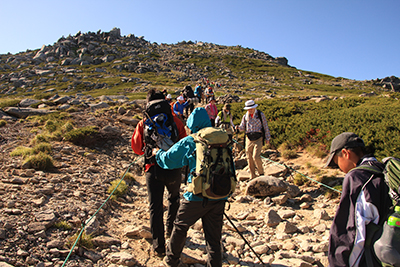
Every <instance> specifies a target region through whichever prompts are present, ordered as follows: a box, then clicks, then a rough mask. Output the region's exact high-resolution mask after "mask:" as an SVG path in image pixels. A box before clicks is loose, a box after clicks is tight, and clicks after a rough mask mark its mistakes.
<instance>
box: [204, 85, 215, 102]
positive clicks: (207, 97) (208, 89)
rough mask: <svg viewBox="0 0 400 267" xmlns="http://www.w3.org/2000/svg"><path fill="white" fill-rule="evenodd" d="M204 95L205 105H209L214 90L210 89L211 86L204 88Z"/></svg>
mask: <svg viewBox="0 0 400 267" xmlns="http://www.w3.org/2000/svg"><path fill="white" fill-rule="evenodd" d="M204 94H205V97H206V100H207V103H209V102H208V100H209V99H210V97H214V90H213V88H212V87H211V86H208V87H207V88H206V90H205V92H204Z"/></svg>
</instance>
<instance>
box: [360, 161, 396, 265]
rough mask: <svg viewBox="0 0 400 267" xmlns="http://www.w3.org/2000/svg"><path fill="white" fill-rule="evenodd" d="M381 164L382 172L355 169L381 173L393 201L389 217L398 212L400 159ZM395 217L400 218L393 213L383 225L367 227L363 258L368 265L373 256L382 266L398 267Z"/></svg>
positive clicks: (365, 167) (388, 212)
mask: <svg viewBox="0 0 400 267" xmlns="http://www.w3.org/2000/svg"><path fill="white" fill-rule="evenodd" d="M382 162H383V163H384V164H385V168H384V170H383V172H382V171H381V170H380V169H378V168H376V167H373V166H365V165H363V166H358V167H356V169H364V170H369V171H370V172H372V173H376V174H378V175H381V174H382V173H383V175H384V177H385V182H386V184H387V185H388V187H389V196H390V198H391V199H392V201H393V205H392V206H391V207H387V208H388V210H387V214H388V215H390V213H392V212H393V211H394V210H396V211H397V210H399V207H398V206H399V204H400V159H397V158H393V157H388V158H384V159H383V160H382ZM396 217H400V215H396V214H394V213H393V214H392V215H391V216H388V220H386V221H385V222H384V223H383V225H375V224H373V223H370V224H368V225H367V238H366V241H365V244H366V245H365V256H366V258H367V263H368V264H369V263H370V262H372V258H373V257H374V256H373V255H372V254H375V256H376V257H377V258H378V259H379V261H380V263H381V265H382V266H385V267H391V266H395V267H396V266H400V218H396ZM394 220H396V221H397V223H396V222H395V221H394ZM372 251H373V252H372ZM368 264H367V265H368ZM368 266H369V265H368ZM368 266H367V267H368Z"/></svg>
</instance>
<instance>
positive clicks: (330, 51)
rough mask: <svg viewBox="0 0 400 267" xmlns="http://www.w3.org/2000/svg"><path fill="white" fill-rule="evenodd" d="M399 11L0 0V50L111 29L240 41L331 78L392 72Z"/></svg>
mask: <svg viewBox="0 0 400 267" xmlns="http://www.w3.org/2000/svg"><path fill="white" fill-rule="evenodd" d="M399 10H400V1H399V0H330V1H329V0H318V1H317V0H254V1H252V0H248V1H245V0H229V1H220V0H201V1H200V0H179V1H174V0H170V1H165V0H147V1H146V0H145V1H144V0H130V1H129V0H113V1H111V0H109V1H105V0H97V1H92V0H81V1H76V0H69V1H54V0H35V1H31V0H26V1H22V0H12V1H8V0H0V12H1V15H0V36H1V41H0V54H6V53H8V52H10V53H13V54H14V53H18V52H22V51H26V50H27V49H31V50H34V49H38V48H40V47H41V46H42V45H44V44H45V45H51V44H54V43H55V42H56V41H57V40H58V39H59V38H60V37H61V36H63V35H64V36H68V35H69V34H71V35H75V34H76V33H77V32H78V31H81V32H88V31H92V32H97V31H98V30H102V31H105V32H108V31H110V30H111V29H112V28H114V27H118V28H120V29H121V34H122V35H128V34H130V33H132V34H134V35H136V36H144V38H145V39H146V40H148V41H151V42H157V43H177V42H180V41H183V40H185V41H188V40H192V41H203V42H209V43H215V44H220V45H232V46H235V45H241V46H243V47H248V48H253V49H256V50H259V51H263V52H266V53H268V54H270V55H271V56H273V57H286V58H287V59H288V60H289V65H291V66H294V67H296V68H298V69H302V70H308V71H315V72H319V73H323V74H328V75H332V76H335V77H344V78H349V79H356V80H369V79H376V78H384V77H387V76H391V75H394V76H397V77H399V76H400V64H399V63H400V52H399V51H398V50H399V47H400V34H399V26H400V16H399V14H398V12H399Z"/></svg>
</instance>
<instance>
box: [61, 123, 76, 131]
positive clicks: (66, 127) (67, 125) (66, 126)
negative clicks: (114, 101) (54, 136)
mask: <svg viewBox="0 0 400 267" xmlns="http://www.w3.org/2000/svg"><path fill="white" fill-rule="evenodd" d="M61 129H62V131H63V132H64V133H68V132H70V131H72V130H73V129H74V125H73V124H72V123H71V122H69V121H67V122H66V123H65V124H64V125H63V126H62V127H61Z"/></svg>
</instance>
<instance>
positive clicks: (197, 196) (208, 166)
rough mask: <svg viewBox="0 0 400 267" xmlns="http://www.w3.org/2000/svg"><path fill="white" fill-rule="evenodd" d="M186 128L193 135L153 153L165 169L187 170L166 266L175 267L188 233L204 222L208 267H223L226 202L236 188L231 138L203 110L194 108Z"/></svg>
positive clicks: (165, 261)
mask: <svg viewBox="0 0 400 267" xmlns="http://www.w3.org/2000/svg"><path fill="white" fill-rule="evenodd" d="M186 126H187V127H188V128H189V129H190V131H191V132H192V134H191V135H189V136H187V137H185V138H183V139H182V140H180V141H179V142H177V143H176V144H175V145H173V146H172V147H171V148H170V149H169V150H168V151H164V150H162V149H154V150H153V154H154V155H155V156H156V161H157V164H159V165H160V166H161V167H162V168H165V169H170V168H182V167H183V166H188V169H189V172H188V173H189V176H188V180H187V182H188V184H189V185H188V190H187V191H186V192H185V193H184V194H183V197H184V199H183V200H182V202H181V206H180V208H179V212H178V217H177V218H176V220H175V223H174V229H173V231H172V235H171V239H170V242H169V245H168V248H167V255H166V257H165V258H164V260H163V263H164V266H172V267H176V266H178V265H179V262H180V256H181V253H182V250H183V247H184V245H185V241H186V236H187V231H188V230H189V228H190V226H192V225H193V224H194V223H195V222H196V221H197V220H198V219H200V218H201V219H202V222H203V231H204V235H205V239H206V244H207V246H206V249H207V255H208V259H207V266H222V252H221V237H222V226H223V214H224V208H225V202H226V200H227V198H228V196H229V195H230V194H232V193H233V191H234V190H235V187H236V177H234V173H235V170H234V166H233V162H232V161H231V160H230V152H229V149H230V148H229V143H228V142H229V138H228V136H227V134H226V133H225V132H224V131H223V130H222V129H218V128H211V127H210V126H211V122H210V120H209V118H208V114H207V111H206V110H205V109H204V108H195V109H194V111H193V112H192V114H190V116H189V118H188V120H187V122H186Z"/></svg>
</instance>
